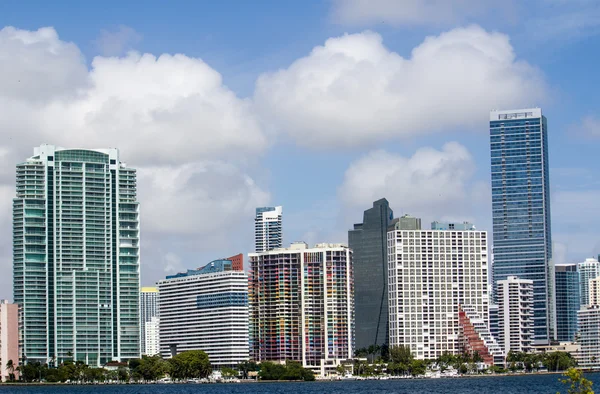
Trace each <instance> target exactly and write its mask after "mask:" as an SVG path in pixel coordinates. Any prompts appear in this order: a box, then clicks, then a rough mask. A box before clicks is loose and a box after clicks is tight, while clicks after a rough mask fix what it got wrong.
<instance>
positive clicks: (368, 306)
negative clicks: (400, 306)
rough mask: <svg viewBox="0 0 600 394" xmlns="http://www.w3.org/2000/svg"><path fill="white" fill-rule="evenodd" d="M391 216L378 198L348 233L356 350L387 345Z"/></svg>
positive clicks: (383, 199) (390, 212)
mask: <svg viewBox="0 0 600 394" xmlns="http://www.w3.org/2000/svg"><path fill="white" fill-rule="evenodd" d="M393 217H394V212H393V211H392V209H391V208H390V205H389V203H388V201H387V200H386V199H385V198H382V199H380V200H377V201H375V202H374V203H373V207H372V208H370V209H367V210H366V211H365V212H364V215H363V222H362V223H357V224H355V225H354V228H353V229H352V230H350V231H348V246H349V247H350V249H351V250H352V252H353V261H354V263H353V264H354V272H355V274H354V278H355V282H354V286H355V288H354V289H355V293H354V303H355V308H356V348H357V349H363V348H368V347H369V346H371V345H375V344H377V345H383V344H385V343H388V301H387V300H388V298H387V297H388V292H387V244H386V240H387V235H386V234H387V228H388V226H389V224H390V222H391V220H392V219H393ZM400 220H403V219H402V218H401V219H400ZM407 220H408V219H407ZM413 225H415V226H416V225H417V223H413ZM418 227H419V228H421V224H420V223H418Z"/></svg>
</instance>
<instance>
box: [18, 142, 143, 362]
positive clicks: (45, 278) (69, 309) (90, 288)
mask: <svg viewBox="0 0 600 394" xmlns="http://www.w3.org/2000/svg"><path fill="white" fill-rule="evenodd" d="M139 270H140V258H139V203H138V202H137V200H136V172H135V170H134V169H131V168H128V167H127V166H126V165H125V164H123V163H121V162H120V161H119V152H118V151H117V149H97V150H83V149H65V148H59V147H55V146H52V145H42V146H40V147H39V148H35V149H34V155H33V156H32V157H30V158H29V159H27V160H26V161H25V162H24V163H21V164H18V165H17V188H16V198H15V199H14V200H13V273H14V275H13V280H14V300H15V303H17V304H19V305H20V307H21V312H22V314H21V322H20V329H21V341H20V345H21V349H22V357H23V359H25V360H26V361H27V362H31V361H40V362H42V363H47V362H48V363H50V364H56V363H60V362H62V361H63V360H65V359H71V358H73V359H74V360H77V361H84V362H85V363H87V364H88V365H91V366H99V365H102V364H104V363H106V362H109V361H111V360H117V361H122V360H127V359H130V358H136V357H139V355H140V340H139V335H140V334H139Z"/></svg>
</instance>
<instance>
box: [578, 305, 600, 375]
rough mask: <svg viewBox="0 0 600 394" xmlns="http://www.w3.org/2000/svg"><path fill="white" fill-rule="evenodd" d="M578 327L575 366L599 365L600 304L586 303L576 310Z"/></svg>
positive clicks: (590, 366) (595, 366) (591, 366)
mask: <svg viewBox="0 0 600 394" xmlns="http://www.w3.org/2000/svg"><path fill="white" fill-rule="evenodd" d="M577 325H578V328H579V338H578V340H577V342H578V343H579V351H578V352H577V353H576V359H577V366H578V367H580V368H597V367H598V366H600V306H598V305H588V306H584V307H583V308H582V309H581V310H579V311H577Z"/></svg>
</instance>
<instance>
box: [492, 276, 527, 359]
mask: <svg viewBox="0 0 600 394" xmlns="http://www.w3.org/2000/svg"><path fill="white" fill-rule="evenodd" d="M497 294H498V321H499V327H498V328H499V334H498V337H499V338H498V339H499V340H498V342H500V345H501V346H502V347H503V349H504V353H505V354H508V352H510V351H511V350H512V351H514V352H528V351H530V350H531V345H532V342H533V334H534V329H533V281H532V280H529V279H519V278H518V277H516V276H509V277H507V278H506V279H504V280H499V281H498V290H497Z"/></svg>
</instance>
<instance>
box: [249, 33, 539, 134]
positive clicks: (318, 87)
mask: <svg viewBox="0 0 600 394" xmlns="http://www.w3.org/2000/svg"><path fill="white" fill-rule="evenodd" d="M545 92H546V85H545V82H544V79H543V77H542V76H541V73H540V72H539V71H538V70H537V69H536V68H534V67H532V66H530V65H529V64H527V63H526V62H524V61H519V60H517V59H516V56H515V53H514V51H513V48H512V46H511V45H510V42H509V38H508V36H506V35H504V34H500V33H489V32H487V31H485V30H483V29H482V28H480V27H478V26H470V27H467V28H457V29H454V30H451V31H449V32H446V33H442V34H440V35H439V36H431V37H427V38H426V39H425V41H424V42H423V43H422V44H421V45H419V46H418V47H416V48H414V49H413V51H412V54H411V57H410V58H408V59H405V58H403V57H401V56H400V55H399V54H397V53H395V52H391V51H390V50H388V49H387V48H386V47H385V46H384V45H383V43H382V38H381V36H380V35H379V34H377V33H373V32H369V31H366V32H363V33H360V34H350V35H344V36H341V37H337V38H330V39H328V40H327V41H326V42H325V44H324V45H323V46H318V47H315V48H314V49H313V50H312V52H311V53H310V54H309V55H308V56H306V57H304V58H301V59H298V60H296V61H295V62H294V63H292V64H291V65H290V66H289V67H288V68H287V69H282V70H279V71H277V72H272V73H266V74H263V75H261V76H260V77H259V79H258V81H257V86H256V91H255V95H254V98H255V103H256V106H257V108H258V110H259V111H260V112H261V114H262V115H263V117H264V118H265V119H266V120H267V121H269V122H270V123H271V125H273V126H274V127H276V128H278V129H279V130H282V131H285V132H287V133H289V134H290V135H292V136H293V137H294V138H295V139H296V140H297V141H298V142H299V143H301V144H304V145H308V146H319V145H335V146H340V145H361V144H364V143H373V142H376V141H378V140H383V139H388V138H393V137H406V136H412V135H418V134H422V133H430V132H435V131H440V130H452V129H456V128H468V129H475V128H477V127H480V126H481V124H483V123H484V122H485V121H486V119H487V113H488V111H489V110H490V109H493V108H510V107H516V106H521V105H533V104H538V103H540V102H541V101H542V100H543V98H544V96H545Z"/></svg>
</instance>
